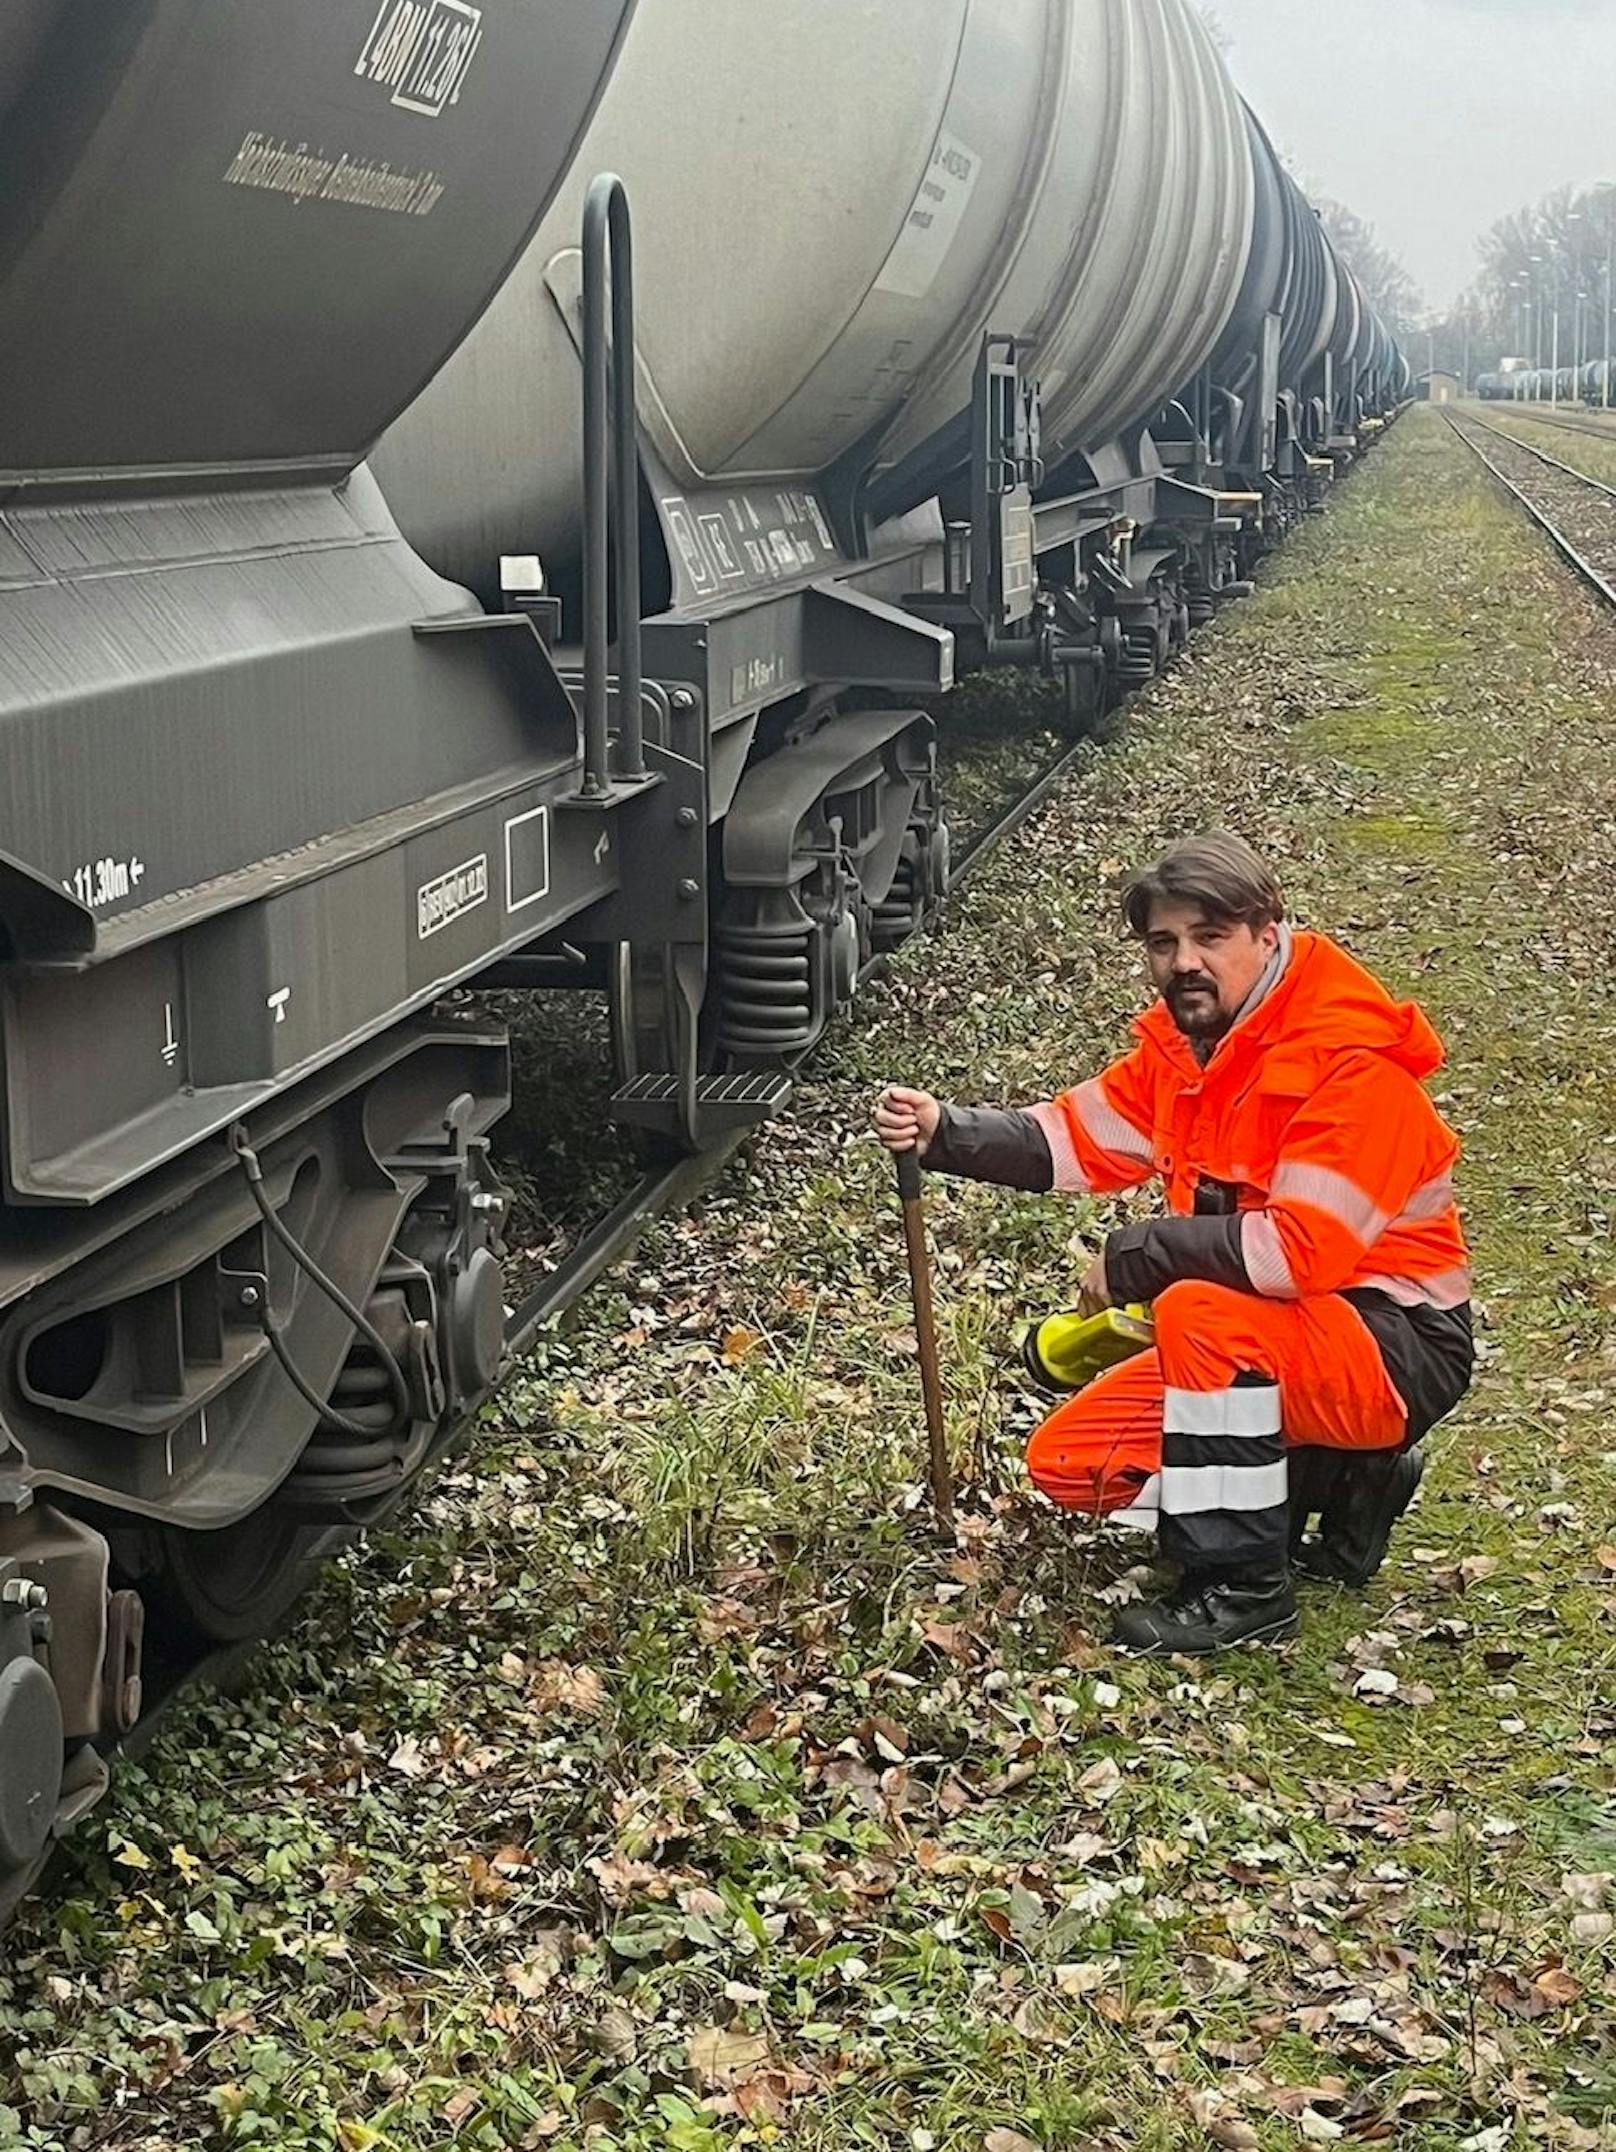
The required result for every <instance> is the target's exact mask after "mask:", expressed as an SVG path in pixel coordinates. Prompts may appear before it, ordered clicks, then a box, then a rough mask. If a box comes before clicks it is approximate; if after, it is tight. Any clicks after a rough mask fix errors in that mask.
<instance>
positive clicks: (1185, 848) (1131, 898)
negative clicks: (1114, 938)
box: [1122, 829, 1285, 941]
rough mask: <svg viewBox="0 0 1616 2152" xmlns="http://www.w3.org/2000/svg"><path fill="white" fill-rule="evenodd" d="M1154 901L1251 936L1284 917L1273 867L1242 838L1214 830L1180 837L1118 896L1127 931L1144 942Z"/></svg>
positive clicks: (1282, 902)
mask: <svg viewBox="0 0 1616 2152" xmlns="http://www.w3.org/2000/svg"><path fill="white" fill-rule="evenodd" d="M1158 904H1188V905H1193V906H1194V907H1195V909H1196V910H1197V911H1198V912H1200V913H1201V914H1202V915H1203V917H1205V918H1207V919H1210V920H1213V921H1215V922H1216V923H1217V924H1218V925H1220V926H1236V925H1244V926H1248V927H1250V929H1251V931H1252V932H1253V933H1254V934H1256V933H1259V932H1260V931H1261V930H1262V928H1264V927H1271V926H1276V925H1277V924H1278V923H1279V921H1280V920H1281V919H1283V918H1284V916H1285V899H1284V897H1283V896H1282V895H1281V894H1280V888H1279V884H1278V882H1277V881H1276V880H1275V879H1274V874H1273V869H1272V868H1271V867H1269V866H1268V865H1267V863H1266V862H1265V861H1264V860H1262V859H1260V858H1259V857H1258V855H1257V854H1256V853H1255V852H1254V851H1253V850H1252V849H1251V846H1250V845H1249V844H1247V842H1246V840H1245V839H1244V837H1236V836H1234V835H1233V834H1232V833H1231V832H1230V831H1228V830H1224V829H1219V830H1213V831H1212V833H1211V834H1210V835H1209V836H1206V837H1183V838H1180V840H1179V842H1178V843H1177V844H1174V845H1170V846H1169V847H1168V849H1167V850H1166V851H1165V852H1164V853H1163V854H1162V856H1161V858H1160V859H1159V860H1157V862H1156V864H1155V866H1153V867H1147V868H1145V870H1144V871H1143V873H1141V874H1136V875H1135V876H1134V878H1133V880H1132V881H1131V882H1130V883H1129V884H1128V886H1127V888H1126V889H1125V890H1124V892H1123V896H1122V916H1123V917H1124V918H1125V919H1126V920H1127V922H1128V927H1129V931H1130V932H1131V933H1132V934H1133V935H1134V936H1135V938H1136V939H1137V940H1139V941H1143V940H1144V938H1145V935H1146V934H1147V933H1148V932H1149V930H1150V914H1151V911H1152V909H1153V908H1154V907H1155V906H1156V905H1158Z"/></svg>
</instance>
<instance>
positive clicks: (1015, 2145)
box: [982, 2130, 1042, 2152]
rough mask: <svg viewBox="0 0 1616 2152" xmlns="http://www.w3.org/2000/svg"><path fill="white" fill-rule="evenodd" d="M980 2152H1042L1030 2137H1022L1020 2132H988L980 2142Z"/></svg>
mask: <svg viewBox="0 0 1616 2152" xmlns="http://www.w3.org/2000/svg"><path fill="white" fill-rule="evenodd" d="M982 2152H1042V2148H1041V2147H1040V2146H1038V2145H1036V2144H1034V2142H1033V2140H1032V2139H1031V2138H1030V2137H1023V2136H1022V2134H1021V2132H1020V2130H989V2131H988V2133H987V2135H986V2136H985V2137H984V2138H983V2140H982Z"/></svg>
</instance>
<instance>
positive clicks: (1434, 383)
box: [1414, 373, 1464, 404]
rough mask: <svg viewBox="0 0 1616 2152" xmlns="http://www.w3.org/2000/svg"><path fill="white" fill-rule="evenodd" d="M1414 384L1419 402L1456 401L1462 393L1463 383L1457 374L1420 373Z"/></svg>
mask: <svg viewBox="0 0 1616 2152" xmlns="http://www.w3.org/2000/svg"><path fill="white" fill-rule="evenodd" d="M1414 386H1415V389H1416V391H1417V393H1418V395H1419V399H1420V402H1421V403H1434V404H1450V403H1457V402H1458V401H1459V399H1460V397H1461V396H1462V395H1463V394H1464V383H1463V382H1462V381H1461V380H1460V379H1459V376H1458V375H1457V374H1443V373H1435V374H1421V376H1420V378H1419V380H1418V381H1417V382H1416V383H1415V384H1414Z"/></svg>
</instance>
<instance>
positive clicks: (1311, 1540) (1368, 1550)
mask: <svg viewBox="0 0 1616 2152" xmlns="http://www.w3.org/2000/svg"><path fill="white" fill-rule="evenodd" d="M1424 1471H1425V1452H1424V1451H1423V1450H1420V1449H1413V1450H1367V1451H1360V1452H1355V1453H1346V1454H1345V1459H1344V1464H1343V1468H1342V1470H1341V1471H1340V1472H1339V1473H1338V1474H1337V1475H1336V1479H1335V1483H1334V1485H1333V1486H1332V1487H1331V1489H1330V1493H1329V1497H1328V1499H1327V1500H1326V1501H1325V1502H1324V1503H1323V1504H1321V1506H1320V1511H1319V1529H1318V1532H1317V1534H1316V1535H1310V1536H1309V1537H1307V1538H1306V1539H1304V1540H1303V1541H1302V1543H1301V1545H1300V1546H1299V1547H1298V1548H1297V1549H1296V1552H1295V1561H1296V1566H1297V1568H1298V1569H1299V1570H1300V1571H1301V1572H1302V1574H1303V1575H1304V1576H1307V1577H1314V1578H1318V1579H1321V1580H1322V1581H1324V1582H1327V1583H1331V1584H1352V1585H1357V1586H1360V1587H1361V1586H1363V1585H1365V1584H1367V1583H1368V1582H1369V1580H1370V1578H1371V1577H1373V1576H1374V1575H1375V1574H1376V1573H1377V1571H1378V1570H1379V1568H1380V1565H1381V1563H1382V1562H1384V1561H1385V1559H1386V1549H1387V1547H1388V1546H1389V1545H1390V1544H1391V1536H1392V1526H1393V1525H1394V1524H1395V1523H1396V1522H1397V1520H1398V1518H1399V1517H1400V1516H1402V1514H1403V1512H1404V1510H1406V1509H1407V1508H1408V1505H1409V1504H1410V1502H1412V1501H1413V1499H1414V1497H1415V1495H1416V1494H1417V1493H1418V1491H1419V1484H1420V1478H1421V1475H1422V1474H1423V1473H1424Z"/></svg>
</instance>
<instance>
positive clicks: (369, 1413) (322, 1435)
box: [293, 1345, 409, 1487]
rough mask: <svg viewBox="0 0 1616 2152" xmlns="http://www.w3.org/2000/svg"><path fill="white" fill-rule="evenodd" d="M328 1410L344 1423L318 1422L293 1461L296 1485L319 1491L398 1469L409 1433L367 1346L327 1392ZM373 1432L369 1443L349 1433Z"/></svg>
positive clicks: (357, 1348)
mask: <svg viewBox="0 0 1616 2152" xmlns="http://www.w3.org/2000/svg"><path fill="white" fill-rule="evenodd" d="M331 1405H332V1408H333V1410H334V1411H335V1412H337V1413H340V1414H341V1416H342V1418H343V1419H344V1420H345V1421H347V1422H348V1425H347V1426H346V1427H339V1426H337V1425H335V1424H334V1423H333V1422H332V1421H330V1420H322V1421H321V1422H320V1424H319V1425H318V1426H317V1427H316V1428H315V1430H314V1433H313V1435H312V1436H311V1437H310V1438H309V1443H308V1447H307V1448H306V1449H305V1450H304V1452H303V1454H302V1456H301V1457H300V1458H299V1459H298V1461H297V1470H296V1472H295V1473H294V1475H293V1478H294V1479H295V1480H301V1481H303V1482H304V1484H305V1485H306V1486H308V1487H324V1486H328V1485H329V1483H330V1482H332V1481H334V1480H339V1479H346V1478H349V1477H358V1478H368V1477H369V1476H370V1474H372V1473H374V1472H385V1471H387V1470H388V1469H389V1468H390V1467H392V1466H395V1465H401V1464H402V1459H403V1452H404V1446H405V1442H406V1440H407V1437H408V1433H409V1430H408V1429H407V1428H403V1429H401V1428H400V1427H399V1426H398V1424H397V1422H398V1414H397V1410H396V1408H395V1406H394V1403H393V1397H392V1391H391V1386H390V1384H389V1381H388V1377H387V1371H386V1369H385V1368H384V1367H383V1366H382V1365H381V1363H380V1361H379V1360H378V1359H377V1358H376V1355H375V1354H374V1353H373V1352H372V1351H371V1349H370V1348H369V1346H368V1345H356V1346H355V1348H354V1350H353V1351H352V1352H351V1353H350V1354H349V1355H348V1358H347V1360H346V1361H345V1362H344V1363H343V1366H342V1370H341V1372H340V1373H339V1374H338V1376H337V1379H336V1382H335V1383H334V1384H333V1385H332V1389H331ZM360 1427H362V1428H374V1430H375V1433H374V1436H373V1437H372V1439H371V1440H370V1441H368V1442H366V1441H361V1440H360V1439H359V1437H358V1436H357V1434H355V1433H353V1432H351V1431H350V1430H351V1429H353V1428H360Z"/></svg>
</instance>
